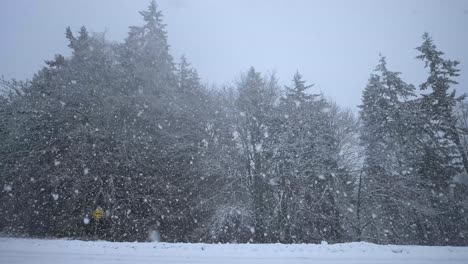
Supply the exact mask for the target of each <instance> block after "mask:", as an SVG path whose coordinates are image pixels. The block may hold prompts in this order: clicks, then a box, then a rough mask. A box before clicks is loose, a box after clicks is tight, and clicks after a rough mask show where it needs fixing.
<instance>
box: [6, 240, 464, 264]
mask: <svg viewBox="0 0 468 264" xmlns="http://www.w3.org/2000/svg"><path fill="white" fill-rule="evenodd" d="M467 259H468V248H467V247H422V246H396V245H375V244H370V243H365V242H353V243H345V244H334V245H328V244H326V243H325V242H323V243H321V244H316V245H307V244H296V245H284V244H269V245H265V244H198V243H195V244H184V243H175V244H173V243H128V242H127V243H116V242H104V241H95V242H92V241H69V240H39V239H11V238H0V261H1V263H16V264H23V263H36V264H49V263H67V264H81V263H102V264H110V263H118V264H123V263H128V264H143V263H167V264H172V263H197V264H198V263H199V264H202V263H204V264H211V263H226V264H230V263H245V264H251V263H252V264H276V263H278V264H279V263H290V264H299V263H323V264H341V263H346V264H359V263H363V264H366V263H369V264H371V263H372V264H387V263H388V264H399V263H411V264H422V263H429V264H430V263H443V264H458V263H460V264H462V263H466V260H467Z"/></svg>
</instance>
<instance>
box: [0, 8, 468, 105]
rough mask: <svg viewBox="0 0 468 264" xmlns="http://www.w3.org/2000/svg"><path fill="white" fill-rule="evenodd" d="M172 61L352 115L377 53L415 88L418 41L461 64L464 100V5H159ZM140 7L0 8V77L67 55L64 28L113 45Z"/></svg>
mask: <svg viewBox="0 0 468 264" xmlns="http://www.w3.org/2000/svg"><path fill="white" fill-rule="evenodd" d="M157 2H158V4H159V6H160V9H161V10H162V11H163V14H164V21H165V23H166V24H167V25H168V27H167V31H168V33H169V34H168V36H169V43H170V44H171V52H172V54H173V56H174V57H176V58H177V57H179V56H180V55H182V54H185V55H186V56H187V57H188V59H189V60H190V61H191V62H192V64H193V65H194V66H195V67H196V68H197V70H198V71H199V73H200V76H201V77H202V79H203V81H204V82H205V83H215V84H219V85H221V84H229V83H232V82H233V81H234V80H235V79H236V78H238V77H239V75H240V73H242V72H245V71H246V70H247V69H248V68H249V67H250V66H254V67H255V68H257V69H258V70H260V71H262V72H268V71H275V72H276V73H277V76H278V77H279V79H280V82H281V83H282V84H289V83H290V80H291V79H292V76H293V74H294V73H295V72H296V71H300V72H301V73H302V74H303V76H304V77H305V79H306V81H308V82H309V83H315V89H317V90H320V91H321V92H323V93H324V94H325V95H326V96H329V97H331V98H333V99H334V100H336V101H337V102H338V103H339V104H340V105H343V106H345V107H350V108H352V109H356V106H357V105H358V104H359V103H360V100H361V91H362V89H363V88H364V87H365V85H366V82H367V80H368V78H369V74H370V72H371V71H372V70H373V69H374V67H375V65H376V64H377V62H378V54H379V52H381V53H382V54H383V55H385V56H386V57H387V59H388V64H389V67H390V69H391V70H396V71H400V72H403V75H402V76H403V78H404V79H405V80H406V81H408V82H411V83H413V84H415V85H418V84H419V83H421V82H422V81H423V80H424V77H425V71H424V69H423V64H422V62H419V61H417V60H415V59H414V57H415V56H416V55H417V52H416V51H415V49H414V48H415V47H417V46H418V45H419V44H420V43H421V35H422V33H423V32H424V31H427V32H429V33H430V34H431V35H432V37H433V38H434V40H435V43H436V45H437V46H438V47H439V49H441V50H442V51H444V52H445V53H446V56H447V57H448V58H451V59H456V60H459V61H460V62H461V65H460V68H461V70H462V73H461V74H462V76H461V77H459V78H458V81H459V83H460V84H459V85H458V87H457V90H458V92H459V93H468V66H467V64H468V1H464V0H460V1H455V0H452V1H449V0H433V1H429V0H420V1H408V0H406V1H405V0H401V1H376V0H368V1H351V0H343V1H325V0H321V1H308V0H289V1H288V0H159V1H157ZM148 3H149V0H99V1H98V0H80V1H78V0H73V1H72V0H41V1H33V0H0V36H1V38H0V75H4V76H5V77H6V78H19V79H24V78H29V77H31V76H32V74H33V73H34V72H36V71H37V70H38V69H40V67H41V66H43V65H44V64H43V61H44V60H46V59H51V58H53V55H54V54H57V53H61V54H66V55H68V54H69V50H68V48H67V46H66V45H67V42H66V39H65V35H64V32H65V27H66V26H71V27H72V29H73V30H74V31H77V30H79V27H80V26H81V25H85V26H86V27H87V28H88V30H89V31H94V32H101V31H106V32H107V36H108V38H109V39H111V40H114V41H122V40H123V39H124V38H125V36H126V34H127V31H128V26H129V25H140V24H142V19H141V17H140V15H139V14H138V11H139V10H142V9H146V6H147V5H148Z"/></svg>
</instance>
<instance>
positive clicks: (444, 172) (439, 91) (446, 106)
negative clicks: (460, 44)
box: [416, 33, 468, 243]
mask: <svg viewBox="0 0 468 264" xmlns="http://www.w3.org/2000/svg"><path fill="white" fill-rule="evenodd" d="M422 38H423V43H422V44H421V46H420V47H417V48H416V49H417V50H418V51H419V52H420V53H421V54H420V55H418V56H417V57H416V58H417V59H420V60H422V61H424V63H425V67H426V68H428V70H429V76H428V78H427V80H426V81H425V82H424V83H422V84H421V85H420V88H421V90H422V91H426V90H430V92H429V93H425V94H423V95H422V99H421V102H420V105H421V108H422V109H423V115H422V118H423V120H424V122H425V124H424V131H425V135H426V139H425V140H424V142H423V143H424V146H425V148H424V152H423V153H424V160H423V162H422V164H421V169H420V173H421V174H422V175H423V177H425V178H426V179H427V181H428V182H429V184H430V185H431V192H432V199H431V202H432V204H433V207H434V208H435V209H436V210H437V211H439V213H441V214H442V216H443V217H439V218H438V219H437V220H436V221H437V222H436V223H435V225H436V227H433V228H432V230H431V231H430V232H431V234H432V236H433V238H434V239H433V240H435V241H437V239H436V237H437V238H438V239H442V240H439V243H447V242H452V243H460V241H461V240H463V238H461V237H460V235H459V234H460V225H459V223H461V222H462V221H461V219H463V214H464V213H463V210H462V209H461V206H460V204H457V203H456V202H454V201H453V197H451V196H452V195H451V193H452V190H451V187H450V185H451V183H452V182H453V179H454V177H455V176H456V175H457V174H459V173H460V172H462V171H463V170H465V171H467V168H468V160H467V157H466V153H465V152H464V151H463V146H462V144H461V140H460V134H459V131H458V129H457V126H456V124H457V120H456V117H455V116H454V108H455V106H456V104H457V103H458V102H459V101H461V100H463V98H464V96H461V97H457V96H456V92H455V90H452V91H451V86H452V85H455V84H457V82H456V81H455V80H454V78H455V77H457V76H458V75H459V73H458V72H459V70H458V69H457V65H458V64H459V62H457V61H452V60H446V59H444V58H443V57H442V56H443V55H444V53H443V52H441V51H439V50H437V47H436V46H435V45H434V43H433V40H432V38H431V37H430V36H429V34H428V33H424V35H423V37H422ZM447 219H450V220H451V221H448V222H447Z"/></svg>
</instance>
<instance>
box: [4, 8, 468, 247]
mask: <svg viewBox="0 0 468 264" xmlns="http://www.w3.org/2000/svg"><path fill="white" fill-rule="evenodd" d="M140 14H141V16H142V21H143V22H142V25H141V26H131V27H130V28H129V32H128V35H127V37H126V38H125V40H124V41H123V42H121V43H117V42H112V41H108V40H107V39H106V37H105V34H104V33H90V32H88V30H87V29H86V28H85V27H82V28H81V29H71V28H67V29H66V38H67V40H68V46H69V48H70V50H71V55H70V56H63V55H60V54H58V55H56V56H55V57H54V58H51V59H50V60H48V61H46V62H45V65H44V67H43V68H42V69H41V70H40V71H38V72H37V73H36V74H35V75H34V76H33V77H32V78H31V79H28V80H15V79H13V80H11V79H5V78H2V79H1V80H0V86H1V88H2V90H1V92H0V212H1V213H0V232H2V233H7V234H12V235H16V236H30V237H67V238H77V239H90V240H91V239H92V240H94V239H102V240H109V241H148V240H160V241H165V242H204V243H287V244H289V243H320V242H321V241H328V242H329V243H338V242H349V241H368V242H373V243H378V244H417V245H465V246H466V245H468V175H467V171H468V157H467V154H468V103H467V101H466V100H465V95H463V94H457V93H456V91H455V89H454V86H455V85H456V84H457V82H456V80H457V76H459V74H460V71H459V69H458V68H457V66H458V64H459V62H458V61H455V60H450V59H448V58H446V56H445V55H444V53H443V52H442V51H440V50H439V49H438V48H437V46H436V44H435V41H434V40H433V39H432V38H431V36H430V35H429V34H427V33H424V34H422V38H421V44H420V46H419V47H416V50H417V52H418V53H419V55H418V56H417V57H416V58H415V60H420V61H421V62H422V64H421V65H423V66H424V67H421V69H415V70H420V71H424V72H426V74H427V76H426V77H427V78H426V80H425V81H424V82H423V83H420V84H410V83H407V82H405V81H404V80H403V79H402V78H401V76H400V73H399V72H398V71H393V70H392V69H389V68H388V67H387V61H386V58H385V57H384V56H383V55H381V56H380V57H378V56H376V63H375V64H376V67H375V69H369V72H368V73H363V74H364V75H365V74H370V75H369V79H368V84H367V86H366V87H363V88H364V90H363V93H362V102H361V104H360V105H359V108H358V111H352V110H348V109H344V108H342V107H340V106H339V105H337V104H336V103H334V101H333V99H331V98H328V97H326V96H325V95H324V94H322V93H319V92H318V89H316V88H317V87H315V86H314V85H313V80H304V79H303V77H302V76H301V74H300V73H299V72H298V73H296V74H295V75H294V76H291V80H290V83H289V84H287V85H286V86H284V85H281V84H280V83H279V81H278V79H277V78H276V76H275V75H274V74H263V73H261V72H259V71H257V70H256V69H255V68H254V67H251V68H250V69H245V72H244V73H243V74H242V75H241V76H238V78H237V80H236V82H235V84H234V85H225V86H217V87H207V85H204V84H203V80H201V79H200V77H199V76H198V74H197V70H196V69H195V68H194V67H193V66H192V65H191V64H190V62H189V59H187V58H186V57H185V56H183V57H181V58H179V59H175V58H173V57H172V55H171V52H170V47H169V44H168V35H167V34H168V32H166V25H165V24H164V22H163V15H162V13H161V11H160V10H159V8H158V6H157V4H156V2H154V1H153V2H151V3H150V4H149V6H148V8H147V9H146V10H144V11H141V12H140ZM421 33H423V32H421ZM303 70H306V69H303ZM338 78H339V77H338ZM226 81H229V80H226ZM97 209H99V210H102V211H101V212H102V216H101V217H96V214H95V212H96V210H97Z"/></svg>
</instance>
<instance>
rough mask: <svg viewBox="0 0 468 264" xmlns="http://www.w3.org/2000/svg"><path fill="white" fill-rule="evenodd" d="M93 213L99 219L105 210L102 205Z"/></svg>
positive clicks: (95, 218)
mask: <svg viewBox="0 0 468 264" xmlns="http://www.w3.org/2000/svg"><path fill="white" fill-rule="evenodd" d="M91 215H92V217H93V219H94V220H96V221H99V220H100V219H101V218H102V217H103V216H104V210H102V208H101V207H98V208H96V210H94V211H93V213H92V214H91Z"/></svg>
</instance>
